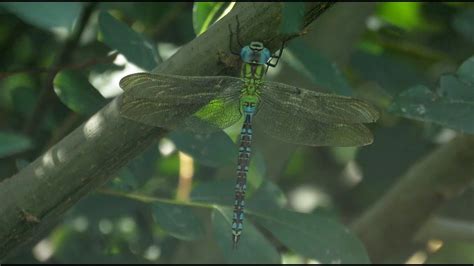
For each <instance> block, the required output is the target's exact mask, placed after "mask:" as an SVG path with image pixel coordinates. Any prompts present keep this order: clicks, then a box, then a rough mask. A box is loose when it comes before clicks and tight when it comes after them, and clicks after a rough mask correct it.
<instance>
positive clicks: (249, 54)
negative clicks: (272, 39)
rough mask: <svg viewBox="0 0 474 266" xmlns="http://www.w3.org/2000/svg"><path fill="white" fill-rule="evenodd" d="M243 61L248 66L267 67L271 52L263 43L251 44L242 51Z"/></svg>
mask: <svg viewBox="0 0 474 266" xmlns="http://www.w3.org/2000/svg"><path fill="white" fill-rule="evenodd" d="M240 57H241V59H242V61H244V62H245V63H248V64H257V65H265V64H266V63H267V62H268V60H269V59H270V57H271V53H270V50H268V48H266V47H265V46H263V43H261V42H251V43H250V44H249V45H246V46H244V47H243V48H242V50H241V51H240Z"/></svg>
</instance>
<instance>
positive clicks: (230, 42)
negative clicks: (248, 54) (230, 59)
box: [229, 16, 243, 56]
mask: <svg viewBox="0 0 474 266" xmlns="http://www.w3.org/2000/svg"><path fill="white" fill-rule="evenodd" d="M235 19H236V20H237V26H236V31H235V35H237V43H238V44H239V46H240V49H242V47H243V45H242V42H241V41H240V23H239V17H238V16H235ZM229 32H230V40H229V50H230V52H231V53H232V54H233V55H237V56H240V50H239V51H237V52H236V51H234V49H232V43H233V42H234V32H233V31H232V27H231V25H230V24H229Z"/></svg>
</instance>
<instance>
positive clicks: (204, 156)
mask: <svg viewBox="0 0 474 266" xmlns="http://www.w3.org/2000/svg"><path fill="white" fill-rule="evenodd" d="M169 138H170V139H171V140H172V141H173V142H174V144H175V145H176V148H177V149H178V150H180V151H182V152H184V153H187V154H189V155H190V156H192V157H193V158H194V159H195V160H196V161H198V162H200V163H201V164H203V165H207V166H210V167H218V166H221V165H226V164H232V163H235V162H236V160H237V146H236V145H235V143H234V142H233V141H232V140H231V139H230V138H229V136H228V135H227V134H225V133H224V132H223V131H217V132H213V133H209V134H193V133H191V132H188V131H181V130H175V131H173V132H171V133H170V135H169Z"/></svg>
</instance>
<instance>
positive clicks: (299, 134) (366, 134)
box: [255, 102, 373, 147]
mask: <svg viewBox="0 0 474 266" xmlns="http://www.w3.org/2000/svg"><path fill="white" fill-rule="evenodd" d="M255 124H256V126H258V128H261V129H262V130H263V131H264V132H265V133H267V134H268V135H271V136H273V137H275V138H277V139H280V140H282V141H285V142H289V143H295V144H302V145H308V146H340V147H346V146H362V145H367V144H370V143H372V141H373V136H372V133H371V132H370V130H369V129H368V128H367V127H365V126H364V125H363V124H360V123H351V124H344V123H324V122H321V121H318V120H314V119H310V118H308V117H304V116H301V115H296V116H295V115H293V114H292V113H289V112H287V110H282V109H279V108H275V107H274V106H272V105H271V104H269V103H266V102H262V103H261V108H260V109H259V111H258V113H257V114H256V116H255Z"/></svg>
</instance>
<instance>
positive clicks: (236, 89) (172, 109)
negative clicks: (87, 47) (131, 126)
mask: <svg viewBox="0 0 474 266" xmlns="http://www.w3.org/2000/svg"><path fill="white" fill-rule="evenodd" d="M242 86H243V83H242V81H241V80H240V79H238V78H233V77H217V76H212V77H187V76H186V77H185V76H175V75H165V74H151V73H137V74H132V75H129V76H126V77H124V78H123V79H122V80H121V81H120V87H122V88H123V90H124V95H123V96H122V101H121V103H120V113H121V115H122V116H124V117H126V118H129V119H131V120H134V121H137V122H140V123H144V124H147V125H151V126H157V127H165V128H170V129H174V128H178V127H186V126H190V127H193V126H194V127H196V128H195V129H194V131H202V130H200V129H201V128H203V127H204V126H205V125H211V126H213V127H215V128H224V127H227V126H229V125H232V121H231V120H230V119H231V118H232V119H235V118H234V117H235V116H237V114H239V115H240V111H239V108H238V101H239V93H240V89H241V87H242ZM235 106H237V107H236V108H235ZM202 110H205V112H204V111H202ZM224 111H228V112H231V113H223V112H224ZM196 113H197V115H194V114H196ZM203 114H205V115H203ZM193 115H194V118H192V117H193ZM209 119H216V120H217V122H213V121H210V120H209ZM226 119H227V120H226ZM236 120H238V118H237V119H235V120H234V122H235V121H236ZM189 129H191V130H193V128H189Z"/></svg>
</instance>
